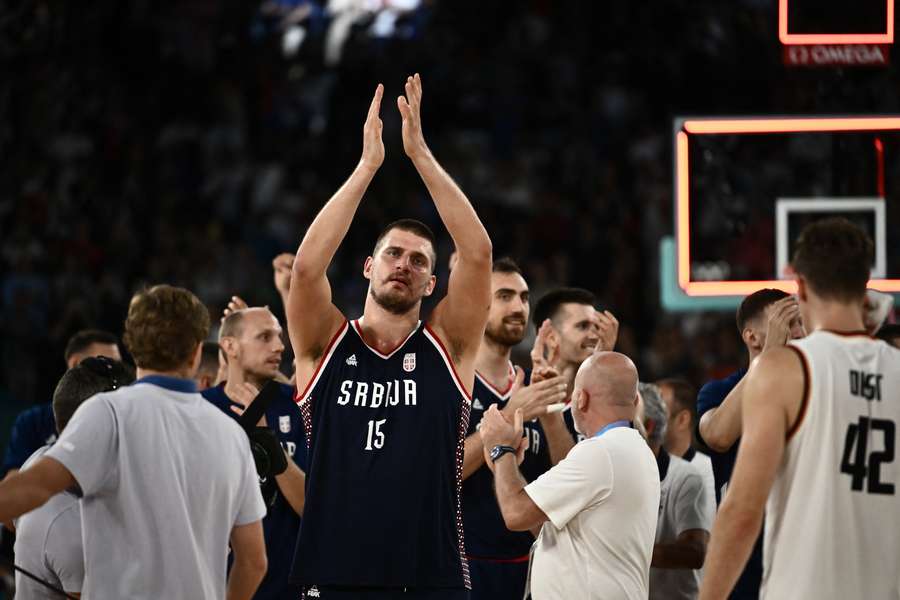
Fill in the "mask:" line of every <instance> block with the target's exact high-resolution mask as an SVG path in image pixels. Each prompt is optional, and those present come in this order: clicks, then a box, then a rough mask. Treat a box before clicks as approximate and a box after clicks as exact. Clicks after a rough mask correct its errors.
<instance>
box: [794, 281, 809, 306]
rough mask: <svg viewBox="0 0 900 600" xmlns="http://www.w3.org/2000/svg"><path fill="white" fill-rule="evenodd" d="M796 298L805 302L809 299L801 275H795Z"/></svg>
mask: <svg viewBox="0 0 900 600" xmlns="http://www.w3.org/2000/svg"><path fill="white" fill-rule="evenodd" d="M797 298H799V299H800V300H803V301H804V302H806V301H807V300H808V299H809V290H808V289H807V286H806V279H804V278H803V276H802V275H797Z"/></svg>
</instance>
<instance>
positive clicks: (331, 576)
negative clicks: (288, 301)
mask: <svg viewBox="0 0 900 600" xmlns="http://www.w3.org/2000/svg"><path fill="white" fill-rule="evenodd" d="M298 398H300V408H301V412H302V413H303V417H304V422H305V424H306V426H307V439H308V440H309V464H310V470H309V472H308V474H307V479H306V484H307V488H306V490H307V491H306V508H305V509H304V518H303V525H302V526H301V528H300V538H299V540H298V542H297V552H296V554H295V556H294V566H293V569H292V573H291V580H292V581H295V582H297V583H299V584H301V585H305V586H311V585H318V586H322V585H326V586H327V585H340V586H367V587H413V588H429V587H442V588H463V587H466V588H468V587H470V584H469V573H468V565H467V564H466V560H465V546H464V541H463V528H462V516H461V509H460V487H461V481H462V459H463V448H464V446H463V444H464V442H465V434H466V428H467V427H468V422H469V406H470V401H469V398H468V396H467V394H466V392H465V388H464V387H463V385H462V383H461V382H460V380H459V377H458V376H457V374H456V371H455V369H454V367H453V363H452V362H451V360H450V357H449V355H448V354H447V351H446V349H445V348H444V347H443V344H442V342H441V341H440V340H439V339H438V338H437V336H436V335H435V334H434V332H433V331H432V330H431V329H430V328H429V327H428V326H427V325H424V326H423V325H422V324H421V323H420V324H419V325H418V326H417V327H416V329H415V330H414V331H413V332H412V333H411V334H410V335H409V337H408V338H407V339H406V341H404V342H403V344H401V345H400V347H398V348H397V349H395V350H394V351H393V352H391V353H390V354H387V355H385V354H381V353H380V352H377V351H376V350H374V349H372V348H371V347H369V346H368V345H367V344H366V343H365V342H363V339H362V334H361V330H360V326H359V323H358V322H356V321H353V322H346V323H344V325H343V326H342V327H341V329H340V331H338V333H337V334H336V335H335V337H334V339H332V341H331V343H330V344H329V347H328V349H327V350H326V351H325V355H324V358H323V359H322V361H321V363H320V364H319V367H318V369H317V370H316V373H315V374H314V376H313V379H312V380H311V381H310V384H309V386H308V387H307V389H306V390H305V391H304V392H302V393H301V394H299V396H298Z"/></svg>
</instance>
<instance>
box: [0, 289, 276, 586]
mask: <svg viewBox="0 0 900 600" xmlns="http://www.w3.org/2000/svg"><path fill="white" fill-rule="evenodd" d="M208 332H209V314H208V312H207V310H206V307H204V306H203V305H202V304H201V303H200V301H199V300H198V299H197V298H196V297H195V296H194V295H193V294H191V293H190V292H189V291H187V290H184V289H181V288H174V287H171V286H166V285H159V286H155V287H152V288H150V289H148V290H144V291H141V292H139V293H138V294H136V295H135V296H134V298H132V300H131V304H130V306H129V309H128V318H127V320H126V322H125V335H124V340H125V344H126V346H127V347H128V349H129V350H130V352H131V355H132V356H133V357H134V360H135V364H136V365H137V375H138V380H137V381H136V382H135V384H134V385H132V386H129V387H125V388H121V389H118V390H116V391H114V392H109V393H105V394H99V395H97V396H94V397H93V398H91V399H90V400H88V401H87V402H85V403H84V404H83V405H82V406H81V407H80V408H79V409H78V410H77V411H76V412H75V415H74V416H73V417H72V420H71V421H70V423H69V424H68V426H67V427H66V429H65V431H64V432H63V434H62V436H61V437H60V439H59V440H58V441H57V442H56V444H55V445H54V446H53V448H51V449H50V450H49V451H48V452H47V454H46V455H45V456H43V457H41V458H40V459H38V460H37V461H36V462H35V464H34V465H32V466H31V468H29V469H28V470H26V471H23V472H21V473H18V474H17V475H15V476H13V477H12V478H10V479H8V480H6V481H4V482H3V483H0V520H7V519H11V518H13V517H16V516H19V515H21V514H24V513H26V512H28V511H30V510H33V509H34V508H36V507H38V506H41V505H42V504H44V503H45V502H46V501H47V500H48V499H49V498H50V497H52V496H53V495H55V494H57V493H59V492H61V491H63V490H65V489H68V488H71V487H72V486H77V489H78V490H79V491H80V493H81V495H82V525H83V541H84V558H85V580H84V586H83V589H82V592H83V594H84V596H85V597H88V598H90V599H91V600H105V599H109V600H119V599H121V598H130V599H135V600H144V599H147V600H150V599H153V600H157V599H158V598H190V599H191V600H221V599H222V598H223V597H226V579H225V578H226V556H227V553H228V545H229V538H230V543H231V548H232V550H233V552H234V563H233V566H232V569H231V574H230V577H229V578H228V582H227V598H228V600H239V599H240V600H249V598H250V597H251V596H252V595H253V593H254V591H255V590H256V588H257V586H258V585H259V582H260V581H261V580H262V577H263V575H264V573H265V570H266V556H265V545H264V541H263V534H262V524H261V520H262V517H263V516H264V515H265V505H264V504H263V500H262V496H261V494H260V491H259V485H258V479H257V475H256V470H255V467H254V462H253V457H252V455H251V453H250V446H249V442H248V440H247V436H246V435H245V434H244V432H243V431H242V430H241V428H240V427H239V426H238V425H237V423H235V422H234V421H233V420H232V419H229V418H228V417H227V416H225V415H224V414H222V412H221V411H219V410H218V409H216V408H215V407H213V406H211V405H210V404H209V403H208V402H206V400H204V399H203V398H202V397H201V396H200V394H198V393H197V392H196V391H195V390H194V384H193V381H191V377H192V375H193V374H194V372H195V371H196V368H197V365H198V364H199V362H200V356H201V350H202V342H203V340H204V339H205V338H206V336H207V334H208Z"/></svg>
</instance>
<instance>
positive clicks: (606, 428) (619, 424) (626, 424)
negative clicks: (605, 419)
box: [591, 420, 631, 437]
mask: <svg viewBox="0 0 900 600" xmlns="http://www.w3.org/2000/svg"><path fill="white" fill-rule="evenodd" d="M616 427H631V421H624V420H623V421H613V422H612V423H610V424H609V425H605V426H604V427H603V429H601V430H600V431H598V432H597V433H595V434H594V435H592V436H591V437H600V436H601V435H603V434H604V433H606V432H607V431H609V430H610V429H615V428H616Z"/></svg>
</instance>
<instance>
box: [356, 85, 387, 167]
mask: <svg viewBox="0 0 900 600" xmlns="http://www.w3.org/2000/svg"><path fill="white" fill-rule="evenodd" d="M383 94H384V86H383V85H381V84H380V83H379V84H378V87H377V88H375V95H374V96H373V97H372V103H371V104H370V105H369V114H368V115H366V123H365V125H363V151H362V158H361V159H360V164H362V165H364V166H365V167H367V168H369V169H372V170H373V171H374V170H377V169H378V168H380V167H381V164H382V163H383V162H384V141H383V140H382V139H381V132H382V130H383V129H384V123H382V122H381V117H380V116H379V114H380V112H381V96H382V95H383Z"/></svg>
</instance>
